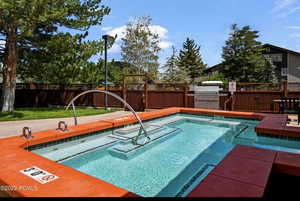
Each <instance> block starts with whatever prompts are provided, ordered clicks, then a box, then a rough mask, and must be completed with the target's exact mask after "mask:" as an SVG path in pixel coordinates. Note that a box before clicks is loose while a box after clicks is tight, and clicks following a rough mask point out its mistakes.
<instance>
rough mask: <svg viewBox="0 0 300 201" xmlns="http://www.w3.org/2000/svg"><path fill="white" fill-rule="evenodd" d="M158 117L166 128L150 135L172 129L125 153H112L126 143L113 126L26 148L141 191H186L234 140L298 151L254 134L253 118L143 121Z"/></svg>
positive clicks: (175, 193)
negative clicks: (60, 141)
mask: <svg viewBox="0 0 300 201" xmlns="http://www.w3.org/2000/svg"><path fill="white" fill-rule="evenodd" d="M163 122H165V124H164V126H166V128H164V129H161V130H157V131H156V132H155V133H154V134H152V136H154V135H160V134H161V136H164V134H166V133H167V132H169V130H172V129H173V130H176V132H174V133H172V134H170V135H166V136H167V137H163V138H161V139H159V140H157V141H156V142H155V143H152V144H151V146H150V144H149V145H145V146H143V147H140V148H139V149H138V150H141V151H139V152H138V153H137V154H133V155H132V156H130V157H127V153H124V154H123V153H121V155H122V154H123V155H124V156H126V157H119V155H116V154H113V152H112V150H113V148H115V147H117V146H118V147H120V146H123V145H125V147H126V146H127V144H128V146H129V145H132V144H131V143H130V142H122V140H116V139H115V138H111V133H112V132H113V131H108V132H105V133H102V134H99V135H94V136H89V137H86V138H84V140H82V139H77V140H74V141H70V142H65V143H63V144H55V145H51V146H48V147H44V148H39V149H35V150H32V151H33V152H35V153H37V154H40V155H42V156H44V157H47V158H49V159H52V160H55V161H59V162H61V163H62V164H64V165H66V166H69V167H72V168H75V169H77V170H79V171H81V172H84V173H86V174H89V175H91V176H94V177H97V178H99V179H101V180H104V181H106V182H108V183H111V184H114V185H116V186H119V187H121V188H124V189H126V190H128V191H131V192H133V193H136V194H138V195H140V196H145V197H154V196H163V197H174V196H178V197H184V196H186V195H187V194H188V193H189V192H191V190H192V189H193V188H194V187H195V186H196V185H197V184H198V183H199V182H201V181H202V180H203V179H204V178H205V176H206V175H207V174H208V173H209V172H210V171H211V170H212V169H213V168H214V167H215V166H216V165H218V163H220V162H221V160H222V159H223V158H224V157H225V156H226V155H227V154H228V153H229V152H230V151H231V150H232V149H233V148H234V146H235V145H236V144H243V145H249V146H256V147H261V148H267V149H275V150H281V151H288V152H293V153H299V152H300V151H299V150H300V142H299V141H287V140H279V139H272V138H265V137H257V136H256V133H255V131H254V128H255V126H256V125H257V124H258V123H259V121H254V120H244V119H231V118H224V117H210V116H199V115H197V116H196V115H188V114H177V115H172V116H168V117H164V118H159V119H155V120H152V121H149V122H146V124H163ZM129 135H130V134H129ZM150 137H151V135H150ZM135 152H136V151H135V150H134V151H133V153H135Z"/></svg>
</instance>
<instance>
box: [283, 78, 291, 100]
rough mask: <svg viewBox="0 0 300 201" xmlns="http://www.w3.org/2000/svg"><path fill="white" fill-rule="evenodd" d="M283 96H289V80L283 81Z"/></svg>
mask: <svg viewBox="0 0 300 201" xmlns="http://www.w3.org/2000/svg"><path fill="white" fill-rule="evenodd" d="M282 84H283V96H284V97H287V96H288V93H289V91H288V81H284V82H283V83H282Z"/></svg>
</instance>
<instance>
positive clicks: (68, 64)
mask: <svg viewBox="0 0 300 201" xmlns="http://www.w3.org/2000/svg"><path fill="white" fill-rule="evenodd" d="M83 38H84V36H82V35H80V34H76V35H75V36H72V35H71V34H69V33H66V34H63V33H60V34H57V35H53V36H51V39H49V40H48V41H47V43H46V44H45V45H44V47H43V48H39V49H33V50H27V51H23V52H21V54H20V62H19V65H18V71H17V72H18V74H19V75H20V78H21V79H22V80H23V81H25V82H26V81H33V82H40V83H51V84H60V85H61V86H66V85H68V84H71V83H75V82H78V75H79V74H80V72H81V68H82V66H86V65H87V64H88V63H89V62H88V59H90V58H91V57H92V56H93V55H94V54H96V53H98V52H99V51H100V50H101V48H102V42H99V41H87V42H82V39H83Z"/></svg>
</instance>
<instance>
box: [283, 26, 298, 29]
mask: <svg viewBox="0 0 300 201" xmlns="http://www.w3.org/2000/svg"><path fill="white" fill-rule="evenodd" d="M286 28H288V29H294V30H299V29H300V26H288V27H286Z"/></svg>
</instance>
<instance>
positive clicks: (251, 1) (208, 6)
mask: <svg viewBox="0 0 300 201" xmlns="http://www.w3.org/2000/svg"><path fill="white" fill-rule="evenodd" d="M102 4H103V5H106V6H109V7H110V8H111V13H110V14H109V15H108V16H105V17H104V20H103V21H102V25H101V26H95V27H93V28H91V29H90V31H89V32H90V35H89V39H96V38H98V37H101V36H102V35H103V34H111V35H114V34H118V36H119V37H118V40H117V42H116V44H115V45H114V46H113V47H112V48H111V49H110V50H109V58H110V59H112V58H114V59H115V60H119V59H121V56H120V45H121V37H122V35H123V34H122V32H123V31H124V26H125V25H126V24H127V23H128V21H129V20H131V19H133V18H135V17H139V16H150V17H151V18H152V19H153V21H152V27H151V30H153V31H154V32H155V33H157V34H158V35H159V36H160V38H161V41H162V42H161V43H160V47H161V48H162V51H161V52H160V54H159V56H160V59H159V62H160V64H161V65H163V64H164V62H165V61H166V58H167V57H169V56H170V55H171V53H172V49H171V46H172V45H174V46H175V48H176V49H177V50H178V51H179V50H180V49H181V48H182V44H183V42H184V41H185V40H186V38H187V37H189V38H191V39H194V40H195V42H196V43H197V44H198V45H200V46H201V55H202V59H203V61H204V62H205V63H207V64H208V66H213V65H215V64H218V63H219V62H221V61H222V58H221V54H222V47H223V46H224V44H225V40H226V39H228V37H229V33H230V26H231V24H234V23H236V24H238V25H239V26H240V27H241V26H246V25H249V26H250V27H251V28H252V29H254V30H258V31H259V34H260V38H259V40H260V41H261V42H263V43H271V44H273V45H277V46H280V47H283V48H287V49H291V50H294V51H300V0H185V1H183V0H103V1H102Z"/></svg>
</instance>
